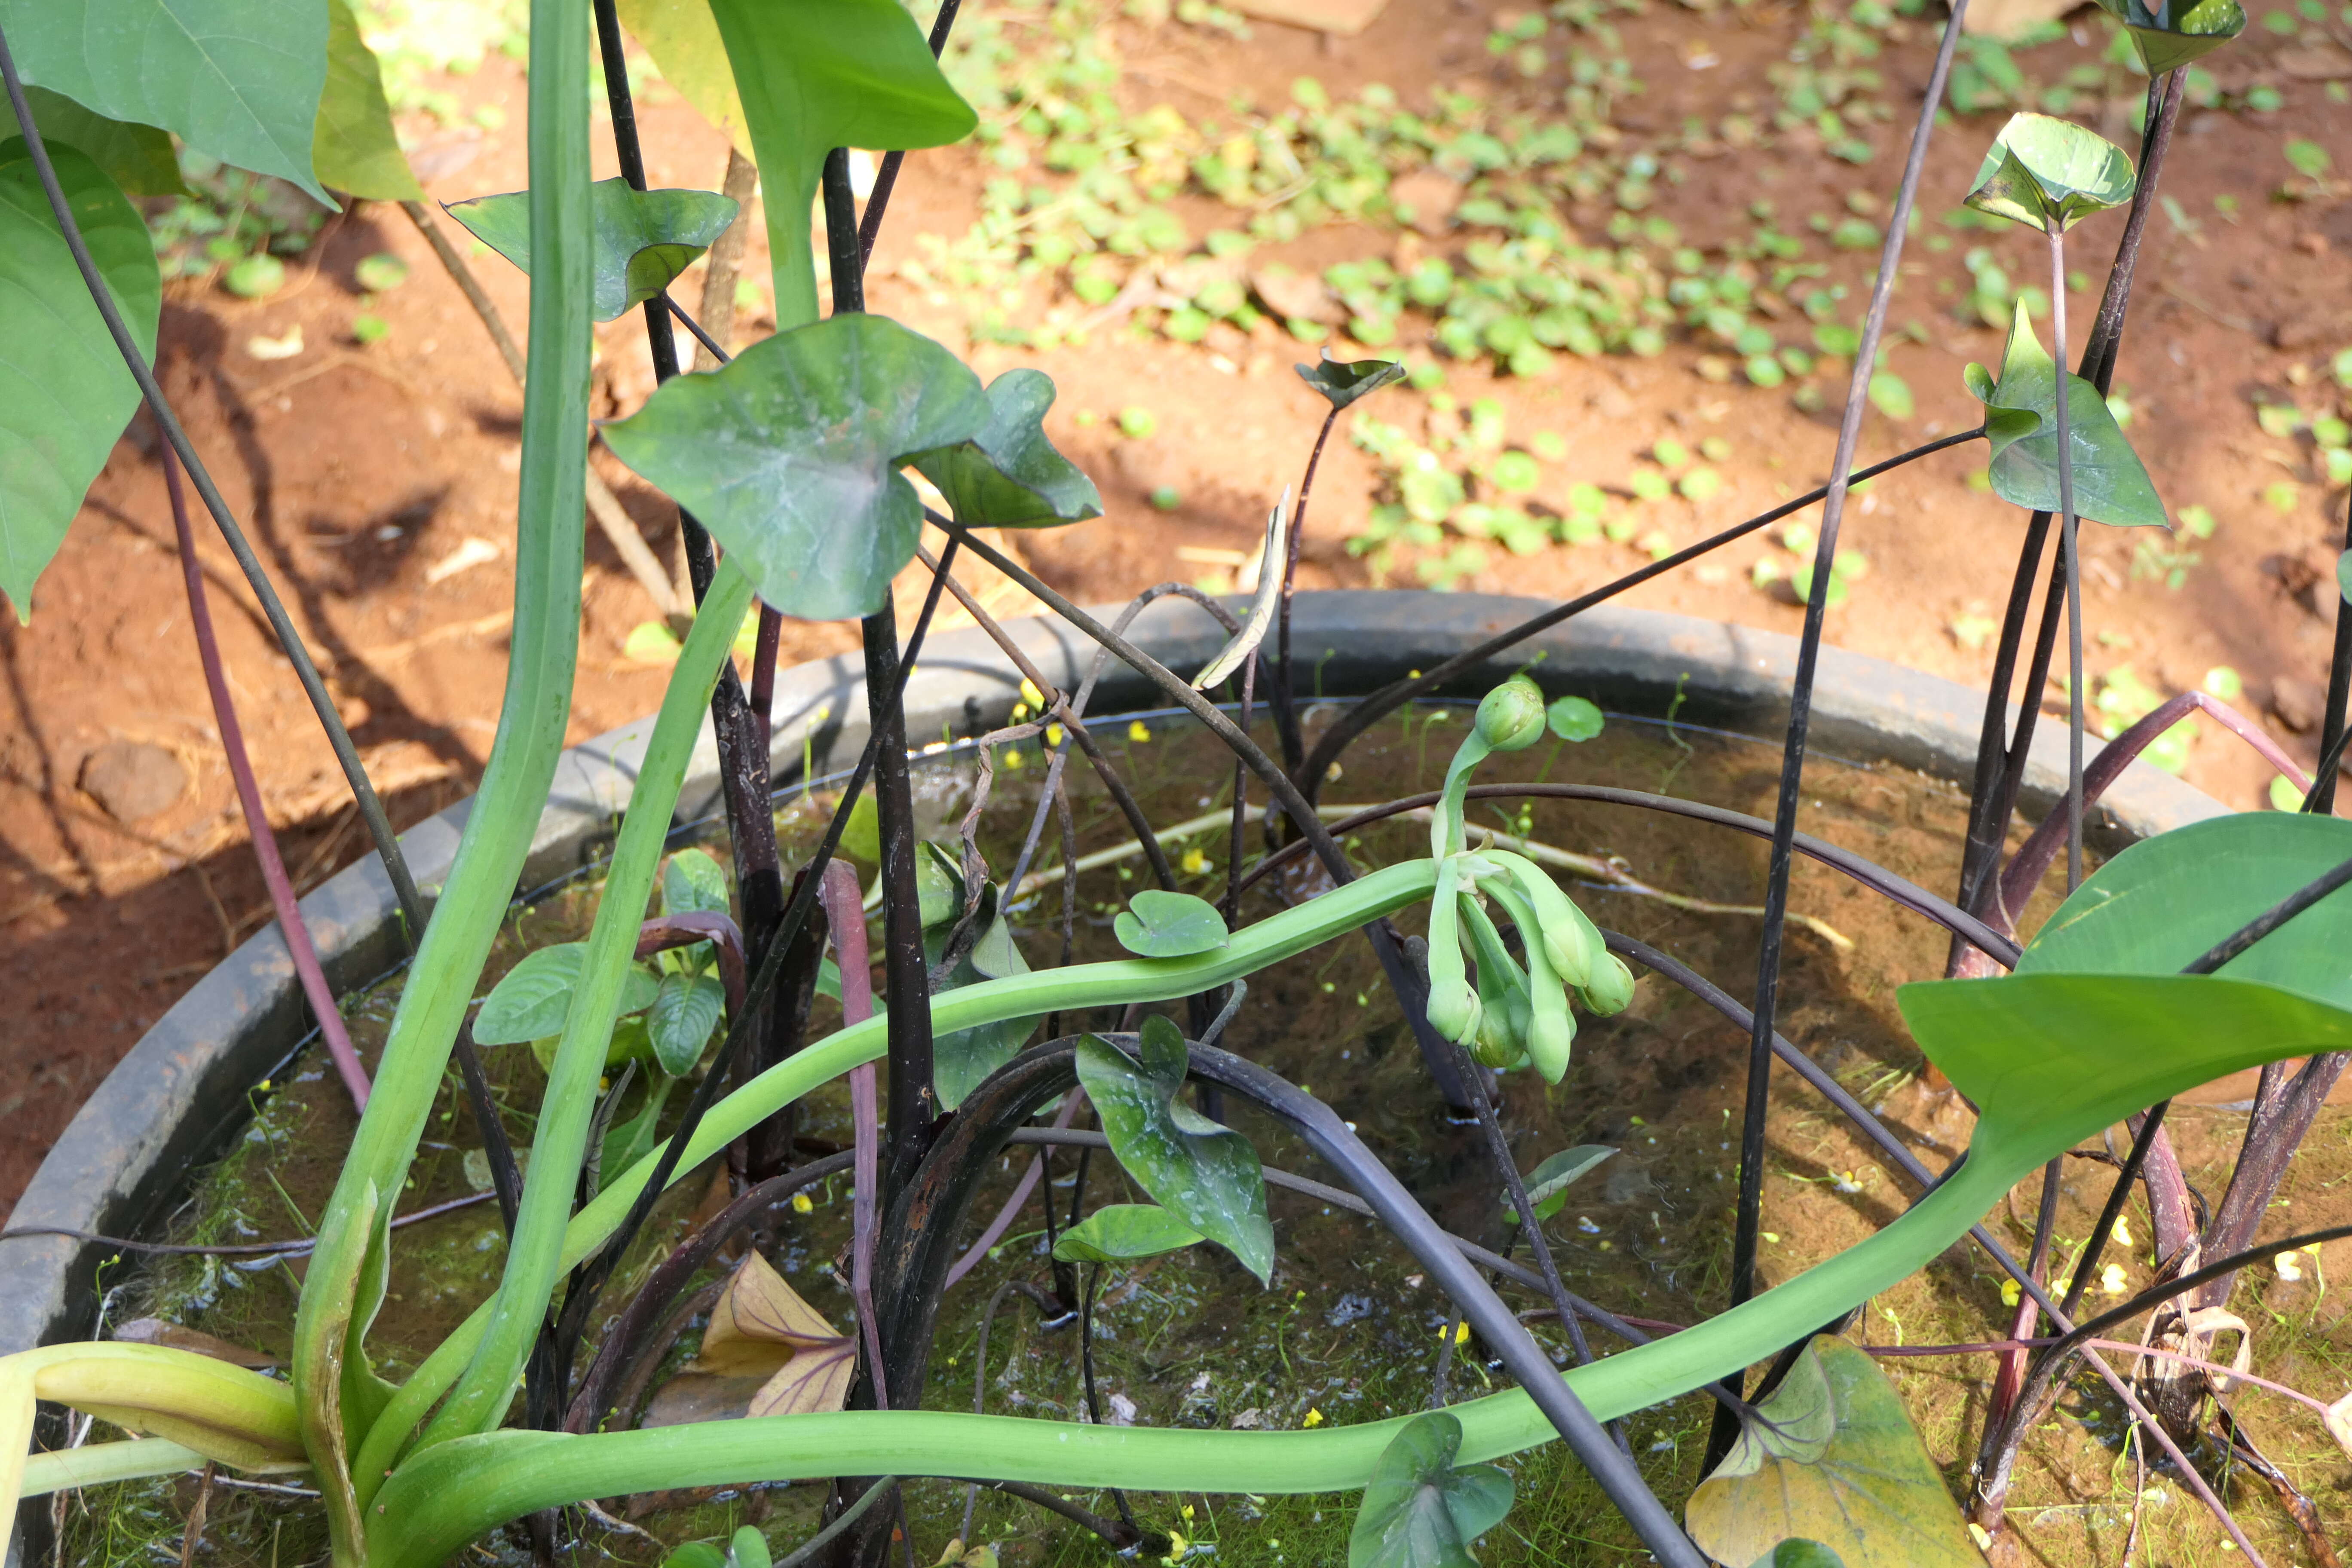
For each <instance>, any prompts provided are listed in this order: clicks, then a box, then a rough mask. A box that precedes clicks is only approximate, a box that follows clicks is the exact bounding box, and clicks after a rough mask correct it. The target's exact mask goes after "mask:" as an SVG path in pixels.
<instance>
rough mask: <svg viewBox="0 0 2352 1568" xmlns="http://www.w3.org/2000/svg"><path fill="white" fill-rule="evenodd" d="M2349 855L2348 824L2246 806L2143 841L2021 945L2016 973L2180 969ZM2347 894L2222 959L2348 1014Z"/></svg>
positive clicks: (2351, 900)
mask: <svg viewBox="0 0 2352 1568" xmlns="http://www.w3.org/2000/svg"><path fill="white" fill-rule="evenodd" d="M2347 860H2352V821H2346V820H2344V819H2343V818H2340V817H2333V816H2310V815H2308V814H2306V813H2302V812H2281V811H2247V812H2240V813H2237V814H2236V815H2234V816H2217V817H2213V818H2211V819H2210V820H2208V821H2205V822H2198V823H2192V824H2190V825H2189V826H2187V827H2176V828H2174V829H2173V830H2172V831H2171V832H2169V833H2163V834H2158V836H2157V837H2154V838H2147V839H2142V840H2141V841H2140V842H2139V843H2137V844H2135V845H2133V846H2132V847H2130V848H2128V849H2126V850H2125V851H2124V852H2123V853H2122V854H2120V855H2118V856H2116V858H2114V859H2112V860H2110V861H2108V862H2107V863H2106V864H2105V865H2104V866H2102V867H2100V868H2098V869H2097V870H2096V871H2094V872H2093V873H2091V875H2090V876H2089V877H2088V878H2086V879H2084V882H2083V885H2082V886H2081V887H2079V888H2077V889H2074V893H2073V894H2072V895H2071V896H2069V897H2068V899H2067V900H2066V901H2065V902H2064V903H2063V904H2062V905H2060V906H2059V907H2058V910H2057V912H2056V913H2054V914H2053V915H2052V916H2051V917H2050V919H2049V921H2047V922H2045V923H2044V924H2043V926H2042V929H2041V931H2038V932H2036V933H2035V934H2034V937H2033V940H2032V942H2028V943H2026V945H2025V952H2024V955H2023V956H2022V957H2021V958H2020V959H2019V960H2018V963H2017V973H2020V974H2178V973H2179V972H2180V971H2181V970H2182V969H2183V968H2185V967H2186V966H2187V965H2189V963H2193V962H2194V961H2195V960H2196V959H2198V958H2199V957H2200V956H2201V955H2202V954H2204V953H2206V952H2210V951H2211V949H2212V948H2213V947H2214V945H2215V944H2216V943H2218V942H2221V941H2222V940H2223V939H2224V938H2226V937H2229V936H2230V935H2231V934H2232V933H2233V932H2235V931H2238V930H2239V929H2240V928H2241V927H2242V926H2244V925H2245V924H2246V923H2247V922H2248V921H2252V920H2253V919H2254V918H2255V917H2256V916H2257V915H2260V914H2262V913H2263V911H2264V910H2269V909H2270V908H2272V907H2273V905H2275V904H2277V903H2279V902H2281V901H2282V900H2284V899H2285V898H2286V897H2287V895H2289V894H2290V893H2293V892H2294V891H2295V890H2296V889H2299V888H2302V887H2304V886H2305V885H2306V884H2307V883H2310V882H2312V881H2315V880H2316V879H2318V878H2319V877H2320V876H2321V875H2322V874H2323V873H2325V872H2326V871H2328V870H2330V869H2332V868H2335V867H2336V866H2340V865H2342V864H2343V863H2344V862H2345V861H2347ZM2347 947H2352V888H2347V889H2338V890H2337V891H2336V892H2334V893H2331V894H2329V895H2328V896H2327V897H2326V898H2325V899H2322V900H2319V902H2318V903H2316V904H2315V905H2313V906H2312V907H2311V908H2310V909H2308V910H2305V911H2304V912H2303V913H2301V914H2299V915H2297V916H2295V917H2294V919H2293V920H2291V921H2287V922H2286V924H2284V925H2283V926H2281V927H2279V929H2278V930H2276V931H2273V932H2272V933H2271V934H2270V935H2269V936H2266V937H2264V938H2263V940H2262V941H2260V942H2256V943H2254V945H2253V946H2252V947H2250V948H2248V949H2247V950H2246V951H2245V952H2242V953H2241V954H2240V955H2239V956H2238V957H2236V958H2234V959H2232V960H2231V961H2230V962H2229V963H2226V964H2224V965H2223V966H2222V967H2221V971H2220V973H2221V974H2223V975H2226V976H2227V977H2229V978H2230V979H2232V980H2253V981H2260V982H2262V983H2263V984H2269V985H2275V986H2277V987H2279V988H2280V989H2281V990H2283V991H2292V992H2294V993H2295V994H2298V995H2303V996H2308V997H2311V998H2313V999H2314V1000H2315V1001H2320V1002H2326V1003H2328V1004H2331V1005H2335V1006H2339V1007H2352V966H2347V964H2346V963H2344V958H2343V955H2344V952H2345V951H2346V949H2347Z"/></svg>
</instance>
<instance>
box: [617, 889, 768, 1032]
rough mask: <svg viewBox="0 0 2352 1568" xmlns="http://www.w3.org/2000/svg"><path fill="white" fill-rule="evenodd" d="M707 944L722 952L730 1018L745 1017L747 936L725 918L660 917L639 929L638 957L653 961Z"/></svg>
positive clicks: (697, 912) (722, 977) (703, 913)
mask: <svg viewBox="0 0 2352 1568" xmlns="http://www.w3.org/2000/svg"><path fill="white" fill-rule="evenodd" d="M696 942H709V943H711V944H712V945H714V946H716V947H717V948H718V949H719V984H722V985H724V986H725V987H726V988H727V1016H728V1018H729V1019H730V1021H731V1020H733V1019H736V1018H740V1017H741V1016H743V985H744V973H743V933H742V932H741V931H739V930H737V929H736V925H735V922H734V921H731V920H730V919H728V918H727V917H726V916H725V915H721V914H712V913H709V912H706V911H703V910H694V911H691V912H689V913H685V914H675V915H656V917H654V918H653V919H652V920H649V921H646V923H645V924H643V925H641V926H639V927H638V928H637V957H638V958H640V959H647V958H651V957H652V956H653V955H654V954H655V953H657V952H667V951H669V950H670V949H671V948H674V947H692V946H693V945H694V944H695V943H696Z"/></svg>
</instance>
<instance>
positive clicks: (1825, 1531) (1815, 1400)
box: [1683, 1334, 1984, 1568]
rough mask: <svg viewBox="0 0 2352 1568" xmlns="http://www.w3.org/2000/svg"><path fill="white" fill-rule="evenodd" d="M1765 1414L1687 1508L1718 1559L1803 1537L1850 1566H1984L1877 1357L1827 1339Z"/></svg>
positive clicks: (1808, 1350)
mask: <svg viewBox="0 0 2352 1568" xmlns="http://www.w3.org/2000/svg"><path fill="white" fill-rule="evenodd" d="M1757 1416H1758V1417H1760V1419H1750V1420H1747V1421H1744V1422H1743V1423H1742V1424H1741V1427H1740V1434H1739V1441H1738V1443H1737V1444H1736V1445H1735V1446H1734V1447H1733V1448H1732V1450H1731V1452H1730V1454H1729V1455H1728V1456H1727V1457H1726V1458H1725V1459H1724V1461H1723V1463H1722V1464H1721V1465H1719V1466H1717V1468H1716V1470H1715V1473H1714V1474H1713V1475H1710V1476H1709V1477H1707V1479H1705V1480H1703V1481H1701V1482H1700V1483H1699V1484H1698V1489H1697V1490H1696V1491H1694V1492H1693V1493H1691V1499H1690V1501H1689V1503H1688V1504H1687V1505H1685V1509H1684V1511H1683V1519H1684V1522H1685V1524H1687V1525H1688V1526H1689V1527H1690V1533H1691V1539H1692V1540H1693V1541H1694V1542H1697V1544H1698V1549H1699V1550H1700V1551H1702V1552H1706V1554H1707V1555H1708V1556H1709V1557H1712V1558H1714V1559H1715V1560H1716V1561H1717V1562H1718V1563H1754V1562H1756V1561H1757V1559H1758V1558H1759V1557H1764V1558H1765V1560H1766V1561H1768V1562H1771V1561H1774V1559H1773V1558H1771V1557H1770V1556H1769V1555H1768V1554H1769V1553H1771V1552H1775V1551H1776V1550H1777V1549H1778V1548H1779V1547H1780V1544H1781V1543H1782V1542H1786V1541H1788V1540H1789V1539H1790V1537H1796V1538H1800V1539H1801V1540H1805V1541H1810V1542H1819V1543H1821V1544H1822V1545H1824V1546H1827V1547H1828V1548H1830V1550H1831V1551H1832V1552H1836V1553H1837V1554H1838V1556H1839V1557H1842V1558H1843V1559H1844V1560H1845V1561H1847V1562H1851V1563H1902V1564H1903V1565H1904V1568H1984V1557H1983V1555H1982V1554H1981V1553H1979V1552H1978V1551H1977V1549H1976V1546H1975V1544H1974V1543H1973V1542H1970V1541H1969V1531H1968V1526H1967V1524H1966V1523H1965V1522H1964V1521H1962V1520H1961V1518H1960V1510H1959V1505H1958V1504H1957V1503H1955V1502H1954V1501H1953V1500H1952V1494H1951V1493H1950V1492H1948V1491H1947V1490H1945V1489H1944V1478H1943V1475H1942V1473H1941V1472H1940V1471H1938V1470H1937V1468H1936V1464H1935V1461H1934V1460H1933V1459H1930V1458H1928V1457H1927V1449H1926V1448H1925V1447H1922V1446H1921V1445H1920V1442H1919V1434H1918V1433H1916V1432H1915V1431H1913V1430H1912V1428H1911V1422H1910V1418H1909V1417H1908V1416H1906V1415H1904V1413H1903V1399H1902V1396H1901V1395H1900V1394H1896V1393H1895V1387H1894V1385H1893V1384H1890V1383H1888V1382H1887V1381H1886V1375H1885V1373H1882V1372H1880V1371H1879V1370H1878V1368H1877V1367H1876V1366H1875V1365H1874V1364H1873V1363H1872V1362H1871V1359H1870V1357H1869V1355H1868V1354H1866V1353H1865V1352H1863V1351H1861V1350H1859V1349H1857V1348H1855V1347H1854V1346H1853V1345H1850V1344H1848V1343H1847V1342H1845V1341H1843V1340H1841V1339H1837V1338H1835V1337H1833V1336H1832V1335H1828V1334H1823V1335H1821V1336H1820V1337H1819V1338H1817V1339H1815V1340H1814V1341H1813V1342H1812V1343H1811V1344H1810V1345H1808V1346H1806V1347H1805V1349H1804V1351H1803V1352H1801V1354H1799V1356H1798V1357H1797V1360H1796V1363H1795V1364H1794V1365H1793V1366H1791V1367H1790V1369H1789V1375H1788V1377H1787V1378H1786V1379H1785V1380H1783V1381H1782V1383H1781V1384H1780V1387H1779V1388H1777V1389H1775V1390H1773V1392H1772V1396H1771V1397H1770V1398H1769V1399H1767V1400H1765V1401H1764V1402H1763V1404H1761V1405H1759V1406H1757ZM1796 1560H1797V1561H1802V1559H1801V1558H1799V1559H1796Z"/></svg>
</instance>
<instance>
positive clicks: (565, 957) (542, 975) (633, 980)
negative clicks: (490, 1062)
mask: <svg viewBox="0 0 2352 1568" xmlns="http://www.w3.org/2000/svg"><path fill="white" fill-rule="evenodd" d="M587 956H588V944H587V943H586V942H556V943H555V944H553V945H552V946H550V947H542V948H541V949H540V950H539V951H538V952H530V953H526V954H524V955H523V959H522V962H521V963H518V964H516V965H515V966H514V967H513V968H512V969H509V970H508V971H507V973H506V975H505V977H504V978H503V979H501V980H500V981H499V983H498V984H496V985H494V986H492V987H491V988H490V994H489V995H488V996H487V997H485V998H484V999H483V1001H482V1005H481V1010H480V1011H479V1012H478V1013H476V1014H475V1015H474V1043H475V1044H476V1045H478V1046H512V1045H520V1044H521V1043H522V1042H523V1041H525V1040H539V1039H544V1038H546V1037H548V1036H550V1035H560V1034H562V1032H563V1019H564V1016H565V1015H567V1014H569V1013H570V1012H571V1011H572V992H573V991H574V990H575V989H577V988H578V986H579V984H580V965H581V963H582V962H583V960H585V959H586V958H587ZM660 989H661V982H660V981H658V980H656V978H655V977H654V976H653V975H652V974H651V973H647V972H646V970H644V969H642V968H639V967H638V966H637V965H635V964H631V965H630V966H629V973H628V978H627V979H626V981H625V983H624V984H623V985H622V987H621V1007H620V1012H621V1016H624V1017H625V1016H628V1015H629V1014H632V1013H642V1012H644V1011H645V1010H646V1008H648V1007H650V1006H652V1005H653V1004H654V996H655V994H656V993H657V992H658V991H659V990H660Z"/></svg>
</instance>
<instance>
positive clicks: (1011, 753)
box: [997, 746, 1028, 773]
mask: <svg viewBox="0 0 2352 1568" xmlns="http://www.w3.org/2000/svg"><path fill="white" fill-rule="evenodd" d="M1027 765H1028V761H1027V759H1026V758H1024V757H1023V756H1022V754H1021V752H1020V749H1019V748H1018V747H1014V746H1007V747H1005V748H1004V750H1003V752H1000V753H998V755H997V766H999V767H1001V768H1003V769H1004V770H1005V771H1007V772H1008V773H1018V772H1020V771H1021V770H1022V769H1023V768H1024V767H1026V766H1027Z"/></svg>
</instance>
